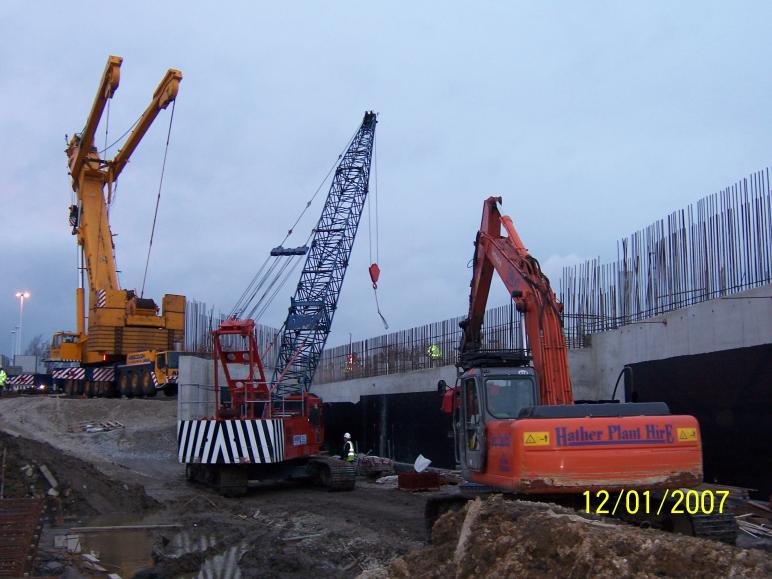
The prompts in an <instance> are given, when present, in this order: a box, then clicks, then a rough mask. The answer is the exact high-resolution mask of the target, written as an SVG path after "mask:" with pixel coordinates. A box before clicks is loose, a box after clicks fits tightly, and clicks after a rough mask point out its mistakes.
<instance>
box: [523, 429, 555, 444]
mask: <svg viewBox="0 0 772 579" xmlns="http://www.w3.org/2000/svg"><path fill="white" fill-rule="evenodd" d="M549 443H550V433H549V432H523V444H524V445H525V446H548V445H549Z"/></svg>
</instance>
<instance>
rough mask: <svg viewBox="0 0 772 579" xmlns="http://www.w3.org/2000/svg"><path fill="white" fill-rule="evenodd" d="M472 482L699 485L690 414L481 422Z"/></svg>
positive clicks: (557, 487)
mask: <svg viewBox="0 0 772 579" xmlns="http://www.w3.org/2000/svg"><path fill="white" fill-rule="evenodd" d="M486 433H487V446H488V454H487V462H486V465H485V470H484V472H479V473H474V475H473V477H472V478H473V480H474V482H477V483H481V484H487V485H492V486H496V487H500V488H505V489H509V490H511V491H514V492H523V493H577V492H578V493H581V492H583V491H585V490H597V489H609V490H610V489H623V488H624V489H635V488H666V487H667V488H673V487H685V486H686V487H688V486H695V485H697V484H699V483H701V482H702V449H701V445H700V431H699V424H698V423H697V420H696V419H695V418H694V417H692V416H631V417H614V418H609V417H602V418H601V417H597V418H596V417H592V418H586V417H585V418H565V419H561V418H555V419H552V418H550V419H543V418H541V419H521V420H500V421H492V422H490V423H489V424H488V425H487V429H486Z"/></svg>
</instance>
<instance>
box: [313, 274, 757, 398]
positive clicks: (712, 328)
mask: <svg viewBox="0 0 772 579" xmlns="http://www.w3.org/2000/svg"><path fill="white" fill-rule="evenodd" d="M771 343H772V284H770V285H766V286H763V287H759V288H755V289H752V290H748V291H747V292H743V293H739V294H733V295H732V296H729V297H725V298H719V299H715V300H711V301H708V302H703V303H700V304H696V305H694V306H691V307H689V308H685V309H682V310H676V311H673V312H669V313H667V314H663V315H661V316H657V317H655V318H650V319H648V320H646V321H645V322H641V323H637V324H631V325H628V326H624V327H622V328H619V329H616V330H610V331H608V332H604V333H602V334H594V335H593V336H592V339H591V345H590V346H589V347H587V348H584V349H582V350H570V351H569V353H568V358H569V360H568V361H569V365H570V367H571V379H572V382H573V386H574V398H576V399H577V400H580V399H587V400H597V399H602V398H610V397H611V393H612V391H613V390H614V383H615V382H616V380H617V377H618V376H619V373H620V372H621V370H622V368H623V367H624V366H625V365H627V364H635V363H639V362H645V361H650V360H661V359H665V358H673V357H677V356H685V355H693V354H705V353H709V352H718V351H721V350H731V349H735V348H745V347H749V346H759V345H763V344H771ZM455 378H456V369H455V367H454V366H442V367H439V368H431V369H428V370H419V371H416V372H408V373H405V374H389V375H386V376H376V377H371V378H357V379H355V380H344V381H341V382H330V383H327V384H319V385H315V386H313V387H312V389H311V390H312V391H313V392H314V393H316V394H317V395H319V396H321V398H322V400H324V401H325V402H354V403H356V402H359V398H360V396H366V395H369V394H396V393H407V392H428V391H432V390H436V388H437V382H438V381H439V380H440V379H443V380H445V381H446V382H447V383H448V384H450V385H452V384H453V383H454V382H455ZM622 386H623V385H622V384H621V383H620V386H619V389H618V391H617V398H618V399H621V398H622V397H623V396H624V394H623V392H624V389H623V387H622Z"/></svg>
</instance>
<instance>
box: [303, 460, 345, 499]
mask: <svg viewBox="0 0 772 579" xmlns="http://www.w3.org/2000/svg"><path fill="white" fill-rule="evenodd" d="M310 463H311V465H313V468H314V470H315V471H316V472H317V473H318V481H319V483H320V484H321V485H322V486H324V487H326V488H328V489H330V490H331V491H353V490H354V486H355V485H356V471H355V469H354V465H353V464H351V463H350V462H345V461H343V460H339V459H337V458H331V457H327V456H320V457H314V458H312V459H311V461H310Z"/></svg>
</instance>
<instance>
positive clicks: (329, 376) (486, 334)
mask: <svg viewBox="0 0 772 579" xmlns="http://www.w3.org/2000/svg"><path fill="white" fill-rule="evenodd" d="M463 319H464V316H458V317H455V318H450V319H447V320H443V321H441V322H434V323H431V324H426V325H423V326H417V327H415V328H410V329H408V330H402V331H399V332H392V333H390V334H384V335H382V336H377V337H374V338H370V339H367V340H362V341H358V342H351V343H349V344H344V345H341V346H337V347H335V348H327V349H326V350H325V351H324V352H323V353H322V359H321V361H320V363H319V366H318V368H317V370H316V376H315V377H314V382H315V383H319V384H321V383H325V382H336V381H339V380H350V379H354V378H365V377H369V376H382V375H385V374H397V373H401V372H412V371H414V370H425V369H428V368H438V367H440V366H447V365H454V364H455V363H456V361H457V360H458V346H459V343H460V342H461V334H462V330H461V327H460V326H459V323H460V322H461V321H462V320H463ZM520 328H521V314H520V313H519V312H518V311H517V310H516V309H515V308H514V306H513V305H504V306H499V307H496V308H492V309H489V310H487V311H486V312H485V319H484V322H483V336H482V344H483V347H484V348H490V349H507V350H508V349H522V348H524V345H523V338H522V331H521V329H520Z"/></svg>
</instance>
